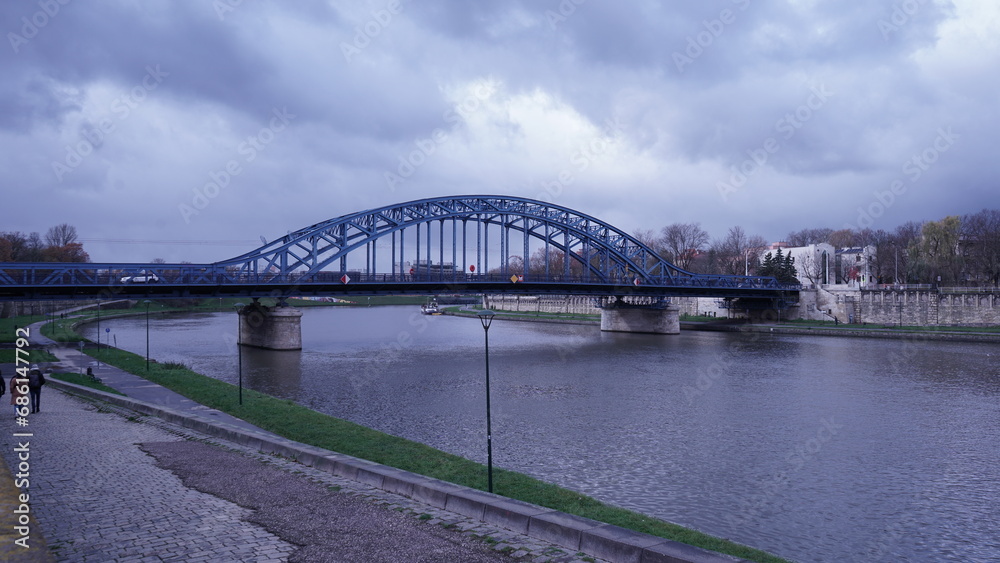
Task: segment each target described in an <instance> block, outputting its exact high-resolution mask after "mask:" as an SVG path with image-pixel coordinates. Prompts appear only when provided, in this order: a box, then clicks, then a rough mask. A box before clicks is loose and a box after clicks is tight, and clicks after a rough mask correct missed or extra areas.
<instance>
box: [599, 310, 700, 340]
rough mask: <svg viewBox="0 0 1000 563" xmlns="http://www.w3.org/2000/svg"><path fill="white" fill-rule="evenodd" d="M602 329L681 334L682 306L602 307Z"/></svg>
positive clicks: (606, 330) (608, 330)
mask: <svg viewBox="0 0 1000 563" xmlns="http://www.w3.org/2000/svg"><path fill="white" fill-rule="evenodd" d="M601 330H602V331H604V332H636V333H645V334H680V333H681V322H680V308H678V307H677V306H675V305H667V306H666V307H649V308H647V307H628V306H626V307H616V306H614V305H609V306H605V307H604V308H602V309H601Z"/></svg>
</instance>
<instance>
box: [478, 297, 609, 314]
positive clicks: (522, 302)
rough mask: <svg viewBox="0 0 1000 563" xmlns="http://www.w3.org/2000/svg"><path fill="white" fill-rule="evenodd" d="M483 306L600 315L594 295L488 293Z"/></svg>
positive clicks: (518, 310)
mask: <svg viewBox="0 0 1000 563" xmlns="http://www.w3.org/2000/svg"><path fill="white" fill-rule="evenodd" d="M483 306H484V307H486V308H487V309H495V310H498V311H517V312H519V313H573V314H577V315H581V314H582V315H600V314H601V310H600V309H598V308H597V306H596V305H595V303H594V298H593V297H577V296H572V297H553V296H547V295H543V296H535V295H487V296H485V297H484V298H483Z"/></svg>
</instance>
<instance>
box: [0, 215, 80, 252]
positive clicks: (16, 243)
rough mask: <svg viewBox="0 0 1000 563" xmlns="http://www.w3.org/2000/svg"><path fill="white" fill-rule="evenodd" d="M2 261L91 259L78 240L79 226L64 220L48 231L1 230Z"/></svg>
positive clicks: (0, 249)
mask: <svg viewBox="0 0 1000 563" xmlns="http://www.w3.org/2000/svg"><path fill="white" fill-rule="evenodd" d="M0 262H90V256H89V255H88V254H87V253H86V252H85V251H84V250H83V244H82V243H80V242H79V241H78V239H77V234H76V227H73V226H72V225H68V224H66V223H63V224H61V225H56V226H55V227H52V228H50V229H49V230H48V231H46V233H45V236H44V237H42V236H41V235H39V234H38V233H30V234H25V233H22V232H19V231H10V232H0Z"/></svg>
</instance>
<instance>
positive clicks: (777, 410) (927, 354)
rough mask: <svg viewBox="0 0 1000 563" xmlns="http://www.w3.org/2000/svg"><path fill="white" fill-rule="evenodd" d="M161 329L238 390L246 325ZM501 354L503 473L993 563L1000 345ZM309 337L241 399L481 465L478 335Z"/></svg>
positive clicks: (878, 551)
mask: <svg viewBox="0 0 1000 563" xmlns="http://www.w3.org/2000/svg"><path fill="white" fill-rule="evenodd" d="M145 322H146V321H145V318H144V317H141V316H140V317H131V318H122V319H114V320H105V321H103V322H102V323H101V332H102V340H103V341H104V342H108V341H109V339H110V340H111V343H112V344H114V343H116V342H117V345H118V346H119V347H121V348H124V349H127V350H130V351H132V352H135V353H138V354H144V353H145V346H146V340H145V337H146V332H145V329H146V325H145ZM150 327H151V328H150V347H151V356H152V357H153V358H154V359H156V360H158V361H161V362H163V361H180V362H183V363H185V364H187V365H188V366H190V367H191V368H192V369H194V370H196V371H198V372H200V373H203V374H206V375H210V376H212V377H216V378H218V379H222V380H225V381H228V382H230V383H233V384H236V382H237V348H236V346H235V342H236V328H237V319H236V314H235V313H201V314H187V315H176V316H167V317H159V316H152V317H151V318H150ZM105 328H110V329H111V332H110V333H106V332H105ZM96 331H97V328H96V326H95V325H93V324H91V325H88V326H87V327H85V328H84V332H85V333H86V334H87V336H88V337H89V338H91V339H96ZM489 336H490V377H491V383H492V386H491V396H492V424H493V453H494V463H495V465H497V466H498V467H504V468H508V469H513V470H516V471H521V472H524V473H528V474H531V475H534V476H536V477H539V478H541V479H544V480H547V481H551V482H555V483H558V484H560V485H563V486H565V487H568V488H571V489H575V490H578V491H581V492H583V493H586V494H589V495H592V496H594V497H596V498H599V499H601V500H604V501H606V502H609V503H612V504H616V505H619V506H623V507H626V508H631V509H634V510H637V511H640V512H643V513H646V514H649V515H652V516H656V517H658V518H662V519H665V520H669V521H672V522H676V523H678V524H682V525H685V526H690V527H692V528H696V529H698V530H701V531H704V532H707V533H710V534H714V535H718V536H722V537H726V538H729V539H732V540H734V541H737V542H740V543H744V544H748V545H751V546H753V547H757V548H760V549H763V550H766V551H769V552H772V553H775V554H778V555H781V556H783V557H787V558H789V559H792V560H794V561H800V562H838V563H840V562H844V561H919V562H924V561H926V562H932V561H933V562H938V561H963V562H967V561H984V562H985V561H1000V443H998V439H997V435H998V431H1000V362H998V359H1000V347H997V346H996V345H995V344H973V343H953V342H934V341H920V340H880V339H864V338H833V337H813V336H791V335H774V334H752V335H751V334H738V333H714V332H694V331H685V332H683V333H682V334H681V335H679V336H651V335H633V334H613V333H602V332H600V330H599V329H598V328H597V327H594V326H577V325H556V324H542V323H525V322H511V321H496V322H494V323H493V326H492V328H491V329H490V333H489ZM302 339H303V349H302V351H301V352H287V351H285V352H276V351H264V350H255V349H244V351H243V366H244V367H243V369H244V372H243V376H244V384H245V385H246V386H247V387H248V388H253V389H257V390H260V391H263V392H265V393H269V394H272V395H276V396H279V397H283V398H288V399H291V400H294V401H296V402H298V403H300V404H302V405H305V406H308V407H310V408H313V409H315V410H318V411H321V412H324V413H327V414H331V415H334V416H338V417H342V418H346V419H349V420H352V421H354V422H357V423H360V424H363V425H366V426H370V427H373V428H377V429H379V430H382V431H384V432H388V433H391V434H396V435H399V436H403V437H405V438H409V439H411V440H416V441H419V442H422V443H425V444H429V445H431V446H434V447H437V448H440V449H442V450H445V451H448V452H452V453H455V454H458V455H461V456H465V457H468V458H471V459H475V460H477V461H481V462H483V463H485V461H486V452H485V450H486V438H485V383H484V350H483V329H482V327H481V326H480V324H479V321H478V320H477V319H468V318H457V317H447V316H443V317H424V316H421V315H419V314H418V312H417V311H416V307H375V308H312V309H305V310H304V315H303V317H302Z"/></svg>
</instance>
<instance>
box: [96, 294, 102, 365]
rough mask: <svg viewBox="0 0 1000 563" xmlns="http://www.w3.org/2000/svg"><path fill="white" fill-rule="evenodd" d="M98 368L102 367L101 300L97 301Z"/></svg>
mask: <svg viewBox="0 0 1000 563" xmlns="http://www.w3.org/2000/svg"><path fill="white" fill-rule="evenodd" d="M97 367H101V300H100V299H98V300H97Z"/></svg>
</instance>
